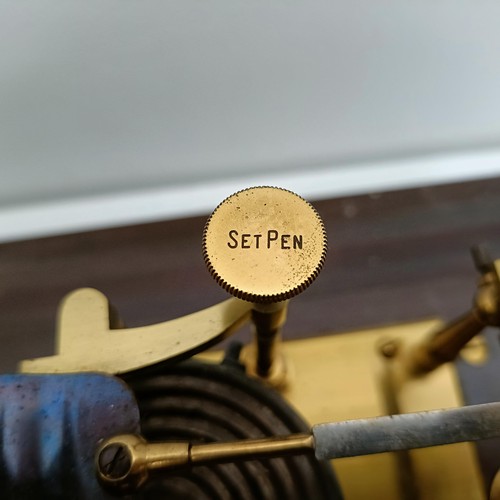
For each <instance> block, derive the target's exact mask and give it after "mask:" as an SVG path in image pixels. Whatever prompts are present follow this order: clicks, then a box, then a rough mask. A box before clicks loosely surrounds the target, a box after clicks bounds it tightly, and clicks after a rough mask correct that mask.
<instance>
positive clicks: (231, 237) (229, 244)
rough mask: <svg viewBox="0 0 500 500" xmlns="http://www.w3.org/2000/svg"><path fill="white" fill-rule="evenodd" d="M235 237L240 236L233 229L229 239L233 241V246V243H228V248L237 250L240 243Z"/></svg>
mask: <svg viewBox="0 0 500 500" xmlns="http://www.w3.org/2000/svg"><path fill="white" fill-rule="evenodd" d="M235 236H238V231H236V230H235V229H232V230H231V231H229V238H230V239H231V240H233V243H232V244H231V242H229V241H228V242H227V246H228V247H229V248H237V247H238V241H237V240H236V238H235Z"/></svg>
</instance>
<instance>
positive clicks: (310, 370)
mask: <svg viewBox="0 0 500 500" xmlns="http://www.w3.org/2000/svg"><path fill="white" fill-rule="evenodd" d="M441 326H442V323H441V322H440V321H438V320H429V321H422V322H418V323H410V324H403V325H397V326H391V327H385V328H378V329H373V330H364V331H358V332H349V333H346V334H338V335H331V336H325V337H318V338H313V339H304V340H297V341H288V342H283V344H282V347H283V352H284V354H285V356H286V359H287V363H288V366H289V377H290V381H289V384H288V385H287V387H286V389H285V391H284V392H283V395H284V396H285V397H286V399H288V401H289V402H290V403H291V404H292V405H293V406H294V407H295V408H297V410H298V411H299V412H300V413H301V414H302V415H303V416H304V417H305V418H306V420H307V421H308V422H309V423H310V424H311V425H313V424H318V423H321V422H327V421H341V420H349V419H353V418H366V417H371V416H378V415H386V414H390V413H392V408H393V405H394V401H392V396H391V395H389V394H388V393H387V392H388V388H389V386H394V385H397V384H392V383H391V382H389V381H388V376H390V373H391V372H392V368H391V366H392V365H391V364H392V363H393V361H394V359H393V358H391V357H386V356H385V355H383V354H382V352H381V351H382V350H383V347H384V346H385V347H386V348H387V352H389V351H392V352H397V351H399V352H401V353H404V352H405V351H406V349H411V346H414V345H415V344H418V343H420V342H422V340H423V339H424V338H425V337H427V336H428V335H429V334H430V333H432V332H433V331H436V330H437V329H439V328H440V327H441ZM388 346H389V347H391V348H390V349H389V348H388ZM473 348H477V349H483V348H484V346H483V345H482V344H481V345H480V344H477V345H475V346H470V349H473ZM468 349H469V346H468ZM220 356H221V354H217V353H204V354H202V355H200V357H201V358H202V359H205V360H217V359H220ZM394 397H395V398H396V400H397V406H398V408H399V411H401V412H404V413H408V412H415V411H425V410H433V409H440V408H451V407H457V406H462V405H463V400H462V396H461V392H460V386H459V382H458V379H457V375H456V372H455V369H454V367H453V365H451V364H445V365H443V366H440V367H439V368H437V369H436V370H434V371H433V372H431V373H429V374H428V375H427V376H425V377H418V378H410V379H408V380H407V381H406V382H405V383H403V384H399V385H397V388H396V394H395V395H394ZM333 463H334V467H335V471H336V473H337V476H338V478H339V481H340V484H341V487H342V491H343V492H344V496H345V498H346V500H351V499H352V500H357V499H360V498H384V499H385V500H406V499H408V498H421V499H423V500H449V499H451V498H453V499H454V500H484V498H485V493H484V489H483V484H482V480H481V475H480V472H479V466H478V463H477V457H476V453H475V449H474V446H473V445H471V444H470V443H460V444H454V445H446V446H439V447H435V448H427V449H421V450H412V451H410V452H409V453H408V461H407V463H405V461H402V460H401V459H400V458H399V457H398V455H397V454H396V453H383V454H380V455H370V456H362V457H354V458H342V459H337V460H335V461H334V462H333ZM457 471H459V472H458V473H457ZM405 474H410V479H411V480H412V483H413V486H411V487H412V488H413V490H412V491H409V490H408V488H409V487H410V485H409V484H408V481H406V482H405V481H402V480H401V476H402V475H405ZM405 488H406V490H405ZM417 494H418V495H420V496H419V497H418V496H417Z"/></svg>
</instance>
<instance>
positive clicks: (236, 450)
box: [96, 434, 314, 491]
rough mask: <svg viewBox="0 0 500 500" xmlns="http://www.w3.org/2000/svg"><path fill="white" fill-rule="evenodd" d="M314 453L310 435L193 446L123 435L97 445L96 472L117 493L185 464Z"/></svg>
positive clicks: (136, 486) (138, 485) (129, 489)
mask: <svg viewBox="0 0 500 500" xmlns="http://www.w3.org/2000/svg"><path fill="white" fill-rule="evenodd" d="M313 451H314V439H313V436H312V435H311V434H291V435H289V436H283V437H270V438H265V439H246V440H241V441H235V442H228V443H206V444H193V445H192V444H190V443H189V442H179V443H175V442H174V443H171V442H165V443H149V442H147V441H145V440H144V439H143V438H142V437H141V436H137V435H133V434H124V435H119V436H115V437H113V438H111V439H108V440H106V441H105V442H104V443H102V444H101V445H100V446H99V448H98V450H97V452H96V470H97V476H98V478H99V480H100V481H101V482H102V483H103V484H104V485H105V486H108V487H111V488H115V489H117V490H119V491H133V490H135V489H137V488H139V487H140V486H141V485H142V484H143V483H144V482H145V481H146V480H147V478H148V476H149V473H150V472H151V471H154V470H165V471H168V470H169V469H175V468H179V467H182V466H188V465H206V464H210V463H226V462H234V461H238V460H258V459H262V458H273V457H282V456H285V455H290V454H291V455H299V454H303V453H307V452H311V453H312V452H313Z"/></svg>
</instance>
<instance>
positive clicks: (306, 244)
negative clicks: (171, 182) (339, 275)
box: [203, 186, 327, 303]
mask: <svg viewBox="0 0 500 500" xmlns="http://www.w3.org/2000/svg"><path fill="white" fill-rule="evenodd" d="M326 250H327V240H326V232H325V228H324V225H323V222H322V220H321V218H320V216H319V215H318V213H317V212H316V210H315V209H314V208H313V206H312V205H311V204H309V203H308V202H307V201H306V200H304V199H303V198H301V197H300V196H299V195H297V194H295V193H292V192H291V191H287V190H285V189H281V188H277V187H267V186H262V187H253V188H249V189H245V190H243V191H239V192H237V193H235V194H233V195H231V196H229V197H228V198H226V199H225V200H224V201H223V202H222V203H221V204H220V205H219V206H218V207H217V208H216V209H215V210H214V212H213V213H212V215H211V216H210V218H209V219H208V221H207V223H206V225H205V231H204V233H203V255H204V258H205V263H206V264H207V267H208V269H209V271H210V273H211V274H212V276H213V277H214V278H215V280H216V281H217V282H218V283H219V285H221V286H222V287H223V288H224V289H225V290H227V291H228V292H229V293H231V294H233V295H235V296H236V297H238V298H241V299H244V300H248V301H251V302H256V303H270V302H280V301H283V300H287V299H290V298H291V297H294V296H295V295H297V294H299V293H300V292H302V291H303V290H305V289H306V288H307V287H308V286H309V285H310V284H311V283H312V282H313V281H314V279H315V278H316V277H317V275H318V274H319V272H320V270H321V268H322V266H323V262H324V260H325V256H326Z"/></svg>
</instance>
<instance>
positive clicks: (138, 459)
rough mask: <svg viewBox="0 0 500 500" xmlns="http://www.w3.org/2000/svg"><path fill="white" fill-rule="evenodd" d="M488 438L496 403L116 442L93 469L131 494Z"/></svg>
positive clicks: (498, 411)
mask: <svg viewBox="0 0 500 500" xmlns="http://www.w3.org/2000/svg"><path fill="white" fill-rule="evenodd" d="M492 437H500V403H488V404H482V405H474V406H465V407H463V408H453V409H448V410H436V411H428V412H420V413H407V414H403V415H392V416H386V417H376V418H368V419H360V420H348V421H345V422H334V423H328V424H320V425H315V426H314V427H313V428H312V434H292V435H289V436H277V437H269V438H263V439H248V440H242V441H235V442H229V443H208V444H190V443H187V442H183V443H148V442H147V441H145V440H144V439H143V438H142V437H140V436H135V435H132V434H129V435H122V436H115V437H114V438H111V439H108V440H107V441H106V442H104V443H102V445H101V446H100V448H99V449H98V451H97V453H96V466H97V474H98V478H99V480H100V481H101V482H102V483H103V484H104V485H105V486H107V487H111V488H115V489H118V490H120V491H133V490H134V489H135V488H138V487H139V486H140V485H141V484H143V483H144V482H145V481H146V480H147V478H148V475H149V473H150V472H152V471H154V470H168V469H175V468H179V467H189V466H194V465H202V464H208V463H220V462H231V461H238V460H255V459H260V458H266V457H267V458H271V457H277V456H283V455H291V454H292V455H295V454H302V453H308V452H312V451H313V450H314V452H315V455H316V457H317V458H318V459H321V460H322V459H332V458H341V457H351V456H357V455H370V454H373V453H382V452H385V451H400V450H407V449H412V448H425V447H428V446H437V445H442V444H449V443H459V442H462V441H476V440H478V439H487V438H492Z"/></svg>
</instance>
